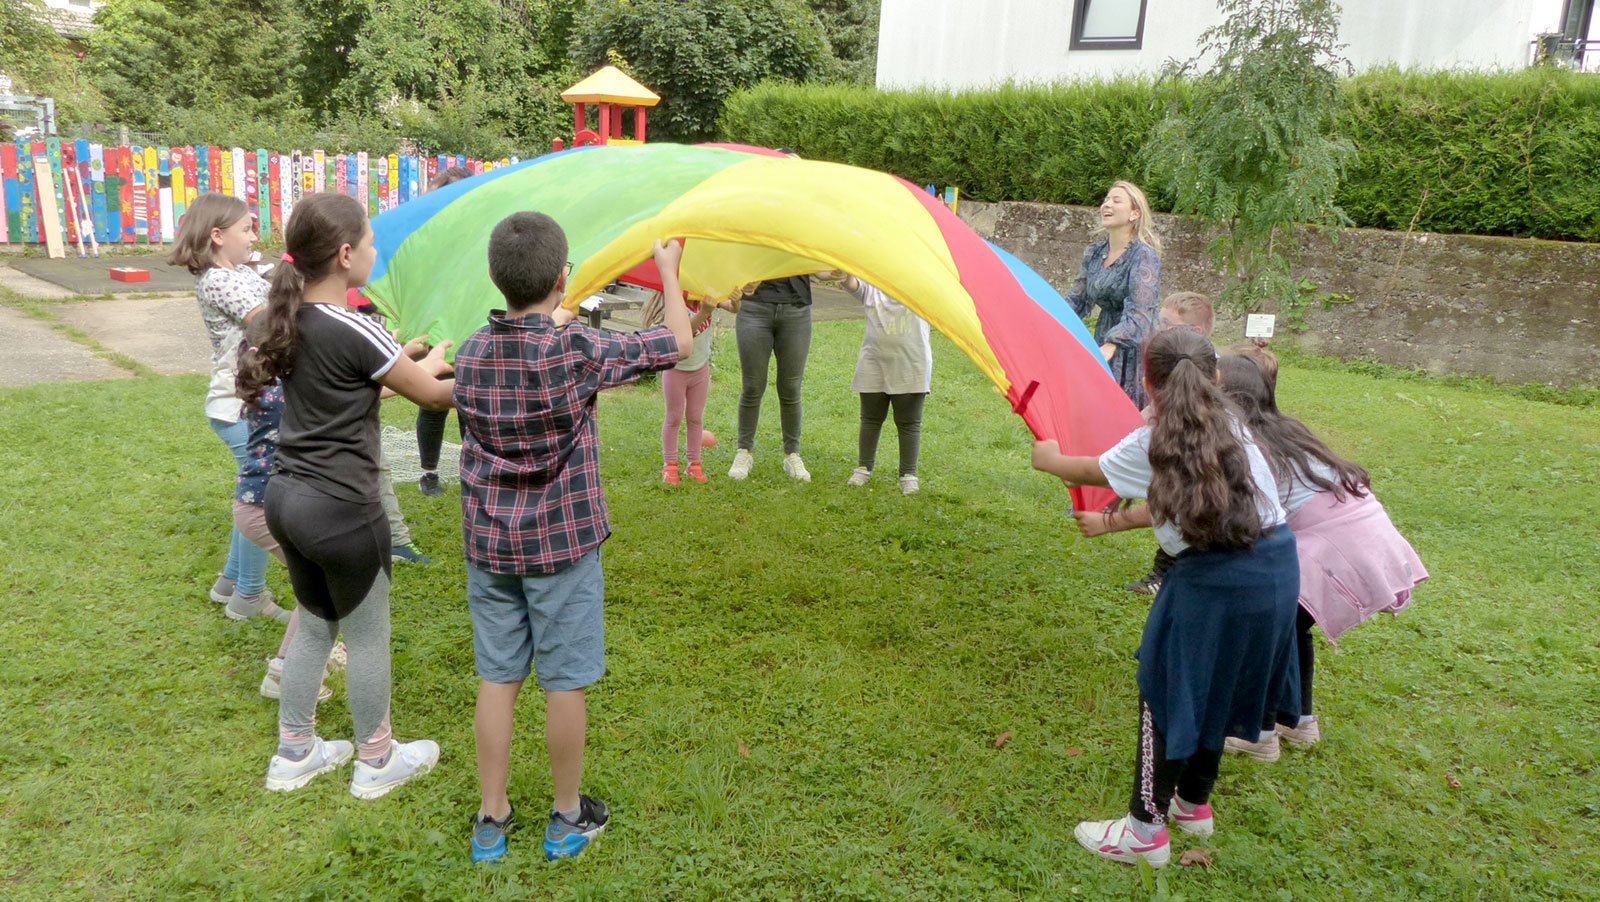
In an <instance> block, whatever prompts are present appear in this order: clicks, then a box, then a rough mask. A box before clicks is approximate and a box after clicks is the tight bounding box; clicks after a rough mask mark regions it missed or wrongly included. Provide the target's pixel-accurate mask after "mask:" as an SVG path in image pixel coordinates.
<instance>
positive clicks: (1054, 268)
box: [961, 201, 1600, 388]
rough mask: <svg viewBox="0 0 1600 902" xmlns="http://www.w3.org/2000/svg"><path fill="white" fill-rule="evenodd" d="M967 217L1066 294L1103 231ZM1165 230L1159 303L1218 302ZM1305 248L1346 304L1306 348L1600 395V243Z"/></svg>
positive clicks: (1031, 216)
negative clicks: (1194, 296)
mask: <svg viewBox="0 0 1600 902" xmlns="http://www.w3.org/2000/svg"><path fill="white" fill-rule="evenodd" d="M961 215H962V218H963V219H965V220H967V222H968V223H969V224H970V225H971V226H972V227H973V228H974V229H976V230H977V231H978V232H979V233H980V234H982V235H983V236H984V237H986V238H988V239H989V240H991V241H993V242H995V243H996V244H998V245H1000V246H1001V247H1003V248H1005V249H1006V250H1008V251H1010V252H1011V253H1013V254H1015V255H1016V256H1017V257H1018V258H1020V259H1021V260H1022V261H1023V262H1025V263H1027V264H1028V265H1029V266H1031V267H1033V268H1034V269H1035V270H1037V271H1038V272H1039V274H1040V275H1042V276H1044V277H1045V278H1046V279H1048V280H1049V281H1050V283H1051V284H1053V285H1055V286H1056V288H1057V289H1059V290H1061V291H1062V292H1063V293H1065V292H1066V290H1067V289H1068V288H1070V287H1071V285H1072V279H1073V276H1074V275H1075V274H1076V273H1077V269H1078V265H1079V264H1080V263H1081V262H1082V259H1083V249H1084V247H1085V246H1086V245H1087V244H1088V243H1089V236H1090V232H1091V230H1092V229H1093V228H1094V227H1095V225H1096V223H1097V219H1098V217H1097V216H1096V215H1095V212H1094V210H1093V209H1091V208H1088V207H1067V206H1057V205H1053V204H1029V203H1003V204H981V203H975V202H971V201H963V202H962V203H961ZM1157 228H1158V230H1159V232H1160V233H1161V235H1162V238H1163V240H1164V241H1165V242H1166V253H1165V254H1164V256H1163V259H1162V273H1161V290H1162V293H1163V294H1167V293H1171V292H1174V291H1184V290H1190V291H1201V292H1204V293H1206V294H1209V295H1211V296H1213V297H1215V296H1216V295H1217V293H1218V292H1219V291H1220V290H1221V288H1222V286H1223V284H1224V280H1223V279H1222V277H1221V276H1219V275H1218V274H1217V273H1216V271H1215V270H1213V269H1212V267H1211V265H1210V258H1209V257H1208V256H1207V255H1206V252H1205V243H1206V242H1205V236H1204V233H1203V231H1202V230H1201V228H1200V227H1199V225H1198V223H1196V222H1195V221H1193V220H1190V219H1186V218H1183V217H1176V216H1165V215H1162V216H1157ZM1301 241H1302V248H1303V256H1302V259H1301V266H1300V268H1299V270H1298V272H1299V274H1300V275H1302V276H1304V277H1306V278H1308V279H1310V280H1311V281H1313V282H1315V283H1317V285H1318V286H1319V287H1318V293H1337V294H1341V295H1345V296H1348V298H1349V301H1348V302H1347V303H1337V304H1334V305H1332V306H1331V307H1330V308H1329V309H1327V310H1324V309H1322V307H1321V305H1319V304H1313V305H1311V306H1310V308H1308V309H1307V311H1306V313H1305V320H1306V324H1307V326H1308V328H1307V331H1305V332H1304V333H1303V334H1301V335H1300V336H1298V337H1297V339H1296V340H1297V342H1298V343H1299V345H1300V346H1301V347H1303V348H1305V349H1306V350H1310V351H1314V352H1316V353H1320V354H1328V355H1332V356H1335V357H1342V358H1346V359H1349V358H1356V357H1372V358H1376V359H1378V360H1381V361H1384V362H1386V363H1392V364H1397V365H1401V366H1415V367H1421V368H1423V369H1425V370H1427V371H1429V372H1431V373H1435V374H1441V375H1442V374H1447V373H1457V374H1470V375H1483V376H1488V377H1490V378H1492V379H1495V380H1497V381H1501V382H1540V383H1547V384H1551V385H1555V386H1558V387H1562V388H1578V387H1591V386H1600V244H1579V243H1568V242H1558V241H1538V240H1532V239H1518V238H1487V237H1480V236H1464V235H1437V234H1430V233H1426V232H1417V233H1413V234H1411V235H1409V236H1408V235H1406V234H1404V233H1401V232H1383V231H1378V230H1375V229H1351V230H1348V231H1346V232H1344V233H1342V234H1341V236H1340V238H1339V241H1338V243H1337V245H1335V244H1333V243H1330V242H1329V241H1328V239H1326V238H1324V237H1322V236H1321V235H1320V234H1318V233H1309V232H1308V233H1303V234H1302V235H1301ZM1281 334H1282V333H1281V332H1280V335H1281ZM1216 337H1217V341H1218V343H1219V344H1229V343H1232V342H1234V341H1238V340H1240V339H1241V338H1242V337H1243V327H1242V325H1241V324H1240V323H1239V322H1238V321H1237V320H1233V321H1222V320H1220V319H1219V322H1218V326H1217V336H1216Z"/></svg>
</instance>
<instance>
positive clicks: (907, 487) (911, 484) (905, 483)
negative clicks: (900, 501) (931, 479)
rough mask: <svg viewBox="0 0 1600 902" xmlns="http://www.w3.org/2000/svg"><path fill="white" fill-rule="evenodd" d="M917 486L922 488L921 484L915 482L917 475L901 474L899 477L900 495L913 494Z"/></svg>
mask: <svg viewBox="0 0 1600 902" xmlns="http://www.w3.org/2000/svg"><path fill="white" fill-rule="evenodd" d="M919 488H922V486H921V484H919V483H918V482H917V477H915V476H902V477H900V494H902V495H915V494H916V493H917V489H919Z"/></svg>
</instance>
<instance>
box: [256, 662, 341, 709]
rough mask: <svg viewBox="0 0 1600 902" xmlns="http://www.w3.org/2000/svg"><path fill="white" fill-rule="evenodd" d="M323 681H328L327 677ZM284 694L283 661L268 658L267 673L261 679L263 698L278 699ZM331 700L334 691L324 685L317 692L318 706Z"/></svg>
mask: <svg viewBox="0 0 1600 902" xmlns="http://www.w3.org/2000/svg"><path fill="white" fill-rule="evenodd" d="M323 679H327V676H323ZM282 694H283V659H282V658H276V657H274V658H268V659H267V673H266V675H265V676H263V677H262V678H261V697H262V698H270V699H276V698H278V697H279V696H281V695H282ZM330 698H333V690H332V689H329V688H328V685H327V684H326V683H324V684H323V685H322V688H321V689H318V690H317V704H319V705H320V704H322V703H323V702H325V701H327V700H328V699H330Z"/></svg>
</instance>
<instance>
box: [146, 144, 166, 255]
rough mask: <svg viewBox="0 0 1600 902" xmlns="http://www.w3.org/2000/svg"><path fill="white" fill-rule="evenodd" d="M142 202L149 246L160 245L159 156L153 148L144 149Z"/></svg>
mask: <svg viewBox="0 0 1600 902" xmlns="http://www.w3.org/2000/svg"><path fill="white" fill-rule="evenodd" d="M144 201H145V207H146V210H145V217H146V224H147V226H148V233H147V237H148V238H149V239H150V243H151V244H160V243H161V226H162V222H161V154H160V153H159V152H158V151H157V150H156V149H155V148H154V147H146V148H145V149H144Z"/></svg>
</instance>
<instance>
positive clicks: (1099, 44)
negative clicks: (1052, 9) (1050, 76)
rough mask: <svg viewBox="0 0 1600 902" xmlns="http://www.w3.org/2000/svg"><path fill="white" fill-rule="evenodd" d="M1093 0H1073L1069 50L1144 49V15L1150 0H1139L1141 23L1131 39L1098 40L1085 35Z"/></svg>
mask: <svg viewBox="0 0 1600 902" xmlns="http://www.w3.org/2000/svg"><path fill="white" fill-rule="evenodd" d="M1091 2H1092V0H1073V2H1072V40H1071V42H1069V43H1068V44H1067V50H1068V51H1072V50H1143V49H1144V16H1145V12H1146V11H1147V10H1148V9H1149V7H1150V0H1139V24H1138V25H1137V26H1136V27H1135V28H1134V33H1133V38H1132V39H1131V40H1114V41H1096V40H1085V39H1084V37H1083V23H1084V20H1086V19H1087V18H1088V17H1089V4H1090V3H1091Z"/></svg>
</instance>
